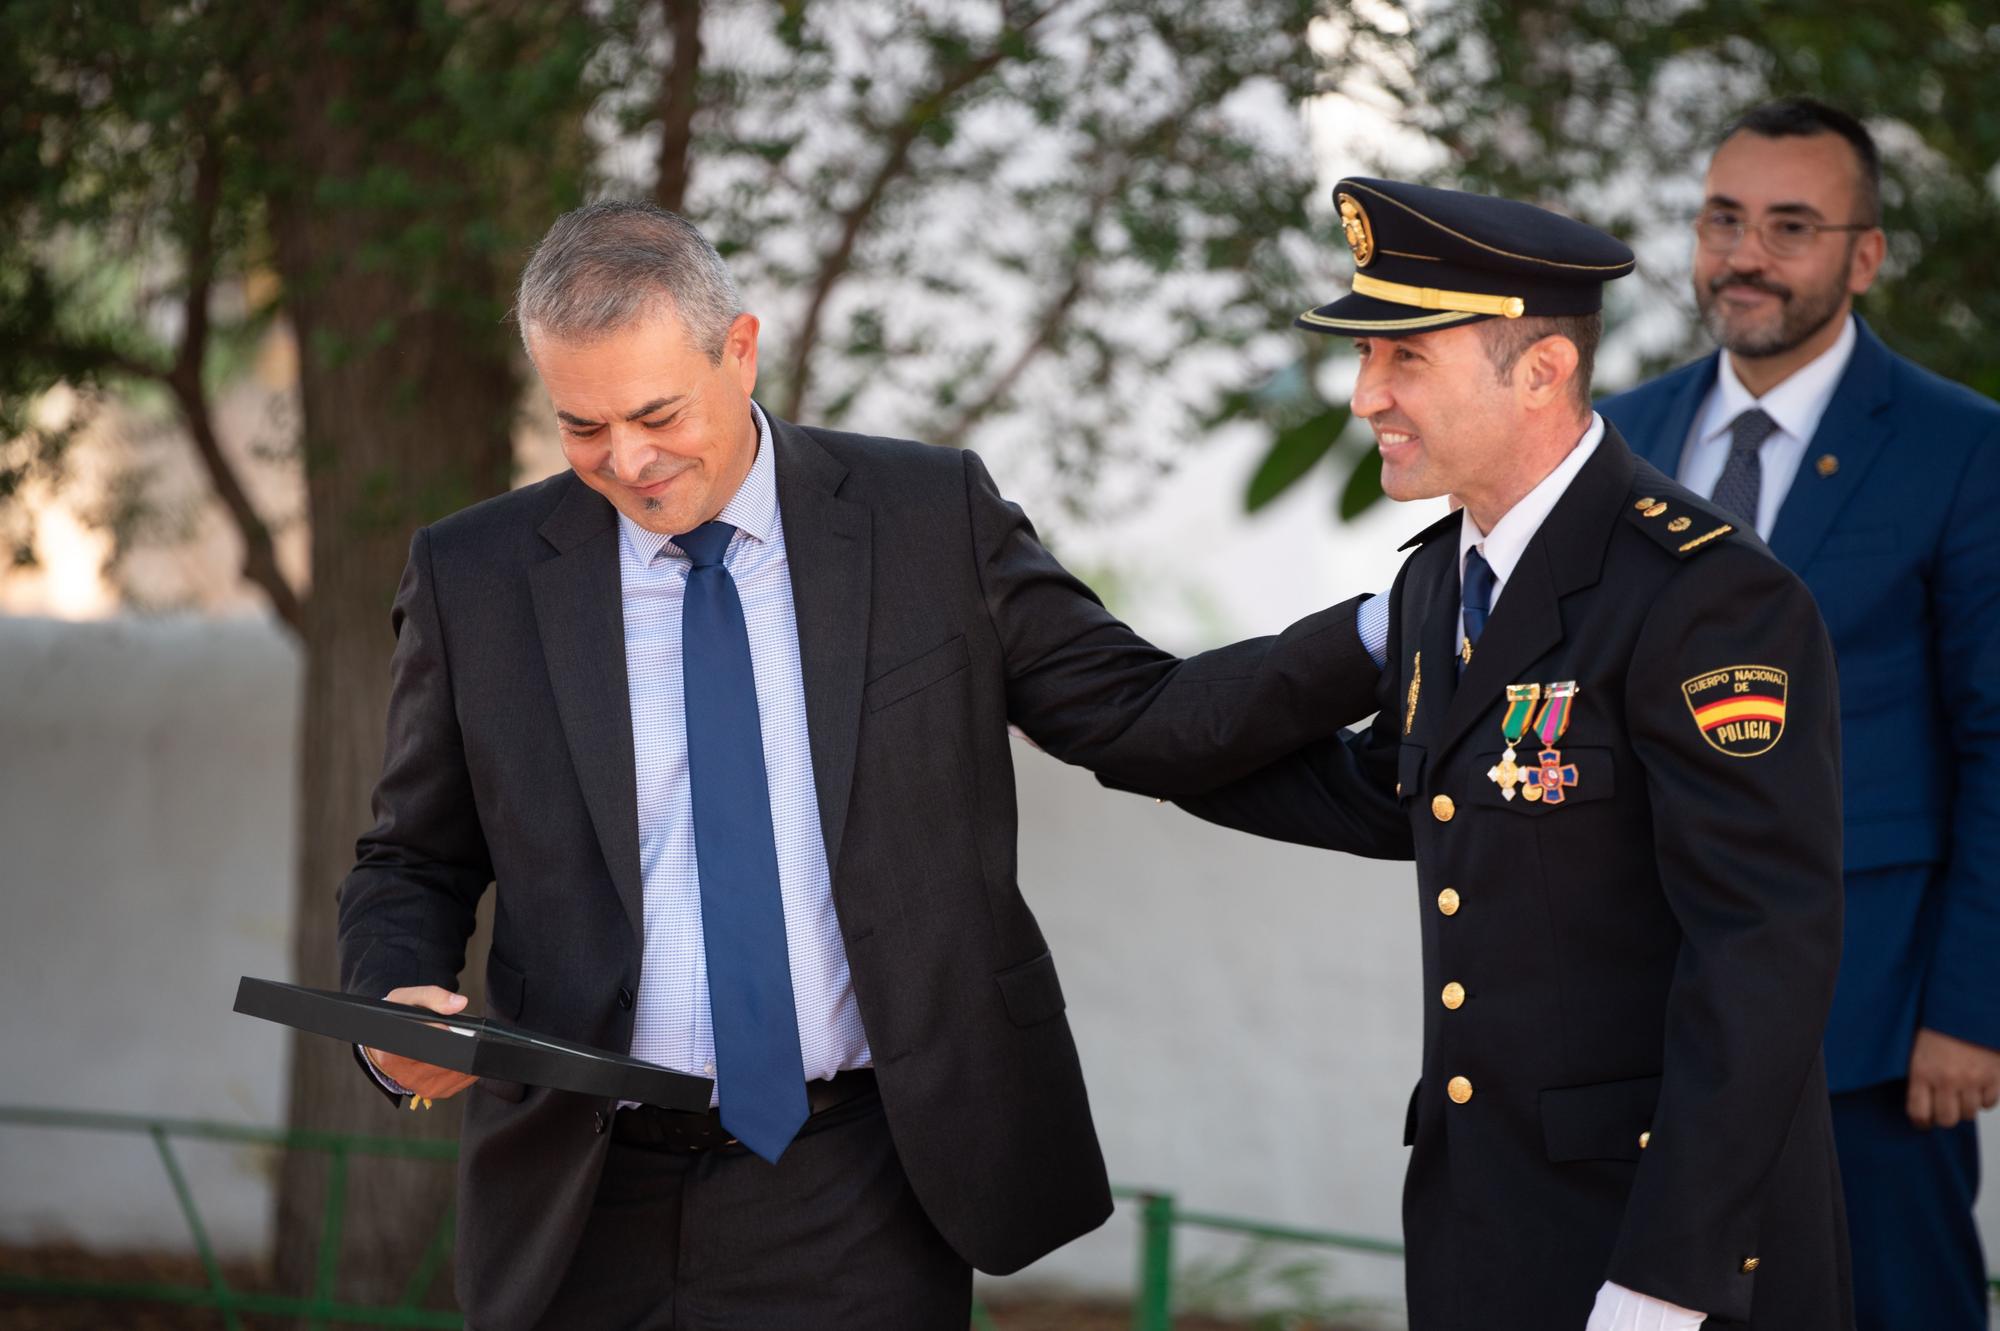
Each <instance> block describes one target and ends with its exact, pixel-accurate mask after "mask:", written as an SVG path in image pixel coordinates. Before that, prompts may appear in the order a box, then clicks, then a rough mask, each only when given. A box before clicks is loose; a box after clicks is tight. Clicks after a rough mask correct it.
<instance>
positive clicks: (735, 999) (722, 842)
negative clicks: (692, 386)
mask: <svg viewBox="0 0 2000 1331" xmlns="http://www.w3.org/2000/svg"><path fill="white" fill-rule="evenodd" d="M735 534H736V528H734V527H732V526H730V525H729V524H728V523H726V522H707V523H703V524H702V525H701V526H699V527H697V528H695V529H694V530H693V531H691V532H689V533H688V534H687V535H685V536H676V537H675V538H674V544H676V545H678V546H679V547H680V548H681V549H682V550H684V551H685V552H686V553H687V556H688V558H689V559H691V560H693V561H694V567H693V569H692V570H690V571H689V573H688V581H687V595H686V597H685V599H684V600H683V601H682V604H681V691H682V698H683V701H684V703H685V706H686V708H687V746H688V778H689V784H690V785H691V786H692V787H693V792H694V851H695V863H696V865H697V867H698V868H699V870H700V875H701V936H702V944H703V950H704V951H705V952H706V953H707V956H708V1007H709V1017H710V1020H711V1021H712V1023H713V1024H714V1027H715V1082H716V1095H717V1099H718V1105H719V1108H720V1109H721V1112H722V1126H723V1127H724V1128H726V1129H728V1131H729V1132H730V1134H731V1135H732V1136H734V1137H735V1138H736V1139H737V1140H738V1141H740V1142H742V1143H743V1144H744V1145H745V1146H747V1147H749V1148H750V1149H751V1150H752V1151H754V1152H756V1153H757V1154H758V1155H760V1156H762V1157H763V1158H764V1159H766V1160H769V1161H771V1162H772V1163H774V1164H775V1163H776V1162H777V1159H778V1157H779V1156H780V1155H782V1154H783V1153H784V1150H785V1147H787V1146H789V1145H790V1144H791V1141H792V1138H793V1137H795V1136H797V1135H798V1131H799V1127H800V1126H801V1125H802V1124H803V1123H804V1122H805V1121H806V1115H807V1112H808V1111H807V1108H806V1074H805V1062H804V1060H803V1058H802V1057H801V1056H800V1054H799V1016H798V1008H797V1006H796V1005H795V1004H794V1003H793V1001H792V968H791V960H790V954H789V952H788V951H787V950H786V947H785V904H784V899H783V897H782V896H781V895H780V893H779V890H778V843H777V839H776V837H775V836H774V835H773V833H772V831H771V789H770V782H769V780H768V779H767V777H766V776H765V773H764V735H763V727H762V725H761V723H760V721H759V718H758V714H757V680H756V676H755V675H754V674H753V672H752V670H751V665H750V633H749V630H748V629H747V628H745V626H744V623H743V602H742V600H741V599H740V598H739V597H738V596H737V595H736V580H735V579H734V578H732V577H730V576H729V570H728V569H726V568H724V567H723V565H722V555H723V552H724V551H725V550H727V549H728V548H729V538H730V537H732V536H734V535H735Z"/></svg>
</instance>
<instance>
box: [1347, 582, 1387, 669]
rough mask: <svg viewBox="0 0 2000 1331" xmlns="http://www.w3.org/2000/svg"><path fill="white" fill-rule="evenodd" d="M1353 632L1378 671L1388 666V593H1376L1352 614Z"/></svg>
mask: <svg viewBox="0 0 2000 1331" xmlns="http://www.w3.org/2000/svg"><path fill="white" fill-rule="evenodd" d="M1354 631H1355V632H1356V633H1357V634H1359V635H1360V637H1361V645H1362V646H1363V647H1366V648H1367V649H1368V655H1369V656H1370V657H1372V658H1373V659H1374V661H1375V668H1376V669H1377V670H1380V669H1381V668H1382V667H1383V666H1385V665H1388V664H1389V593H1387V592H1377V593H1376V594H1375V595H1373V596H1371V597H1369V598H1368V599H1367V600H1365V601H1363V602H1362V603H1361V606H1360V608H1359V609H1357V610H1356V611H1355V612H1354Z"/></svg>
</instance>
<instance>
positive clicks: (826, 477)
mask: <svg viewBox="0 0 2000 1331" xmlns="http://www.w3.org/2000/svg"><path fill="white" fill-rule="evenodd" d="M770 421H771V440H772V444H773V446H774V448H775V450H776V461H777V466H778V512H779V515H780V520H781V521H782V522H783V523H784V526H785V557H786V560H787V562H788V563H789V564H790V565H791V572H792V611H793V615H794V616H795V617H796V619H797V621H798V627H799V668H800V670H801V671H802V672H803V674H804V676H805V690H806V729H807V732H808V738H809V741H810V745H811V749H812V766H813V786H814V788H815V789H814V793H815V794H816V795H817V796H818V798H819V819H820V834H821V836H822V837H823V838H824V840H825V842H826V862H827V866H828V868H830V869H831V868H836V867H837V866H838V865H839V863H840V841H841V833H842V831H843V829H845V827H846V825H847V803H848V795H849V793H850V791H851V790H852V787H853V784H854V755H855V749H856V746H857V744H858V743H859V741H860V733H861V689H862V684H863V683H864V682H865V681H864V675H865V671H866V669H867V654H868V610H869V603H870V601H871V600H872V599H873V598H872V595H871V592H872V585H871V575H872V570H873V541H872V532H873V527H872V523H871V514H870V512H869V510H868V508H867V507H866V506H865V505H863V504H859V503H856V502H855V501H853V500H850V499H842V498H839V497H838V491H839V489H840V486H841V483H842V482H843V481H844V480H845V478H846V476H847V468H846V467H845V466H843V465H842V464H841V463H840V462H839V461H838V460H837V459H835V458H834V457H833V455H832V454H830V453H828V452H827V451H826V449H824V448H823V447H821V446H820V444H819V443H818V442H816V441H815V440H814V439H813V438H812V436H810V435H808V434H807V433H806V432H805V431H803V430H801V429H799V428H798V427H797V426H795V425H793V424H791V423H790V422H788V421H781V420H779V419H778V418H777V417H775V416H771V417H770Z"/></svg>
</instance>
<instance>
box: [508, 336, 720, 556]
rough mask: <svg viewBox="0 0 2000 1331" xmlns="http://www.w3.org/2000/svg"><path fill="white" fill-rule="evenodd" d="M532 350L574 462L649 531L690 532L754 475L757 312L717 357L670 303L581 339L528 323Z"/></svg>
mask: <svg viewBox="0 0 2000 1331" xmlns="http://www.w3.org/2000/svg"><path fill="white" fill-rule="evenodd" d="M528 351H529V355H530V357H531V358H532V359H533V361H534V363H535V369H536V371H537V373H539V374H540V375H541V379H542V385H543V386H544V387H545V388H547V389H548V393H549V403H550V405H551V406H552V407H553V408H554V409H555V413H556V421H557V423H558V425H559V427H560V428H561V431H562V447H563V456H564V457H565V458H567V459H568V460H569V465H570V467H571V469H573V470H574V471H575V472H576V474H577V476H578V477H580V478H581V479H582V481H583V483H584V484H585V485H587V486H589V487H590V488H591V489H593V490H595V491H597V492H598V493H599V494H601V495H603V496H604V497H605V498H606V499H609V500H610V501H611V503H612V504H613V506H615V507H616V508H617V509H618V511H619V512H620V513H623V514H624V515H625V516H626V517H628V518H630V519H632V521H634V522H636V523H638V524H639V525H640V526H641V527H644V528H645V529H646V530H647V531H653V532H659V533H661V534H662V535H667V536H678V535H680V534H681V533H683V532H688V531H693V530H694V529H695V528H696V527H699V526H700V525H701V524H702V523H704V522H708V521H710V520H711V519H713V518H714V517H715V516H716V515H717V514H718V513H720V512H722V508H723V505H725V504H727V503H728V502H729V500H730V499H731V498H732V497H733V496H734V495H735V494H736V491H737V489H738V488H739V487H740V486H741V485H742V484H743V478H744V477H745V476H747V475H749V474H750V464H751V463H752V462H753V461H755V460H756V456H757V425H756V422H755V421H754V420H752V419H751V416H750V394H751V391H752V390H753V389H754V388H755V387H756V384H757V320H756V318H755V317H753V316H751V315H748V314H739V315H738V316H736V321H735V322H734V323H732V324H731V325H730V326H729V332H728V334H727V336H726V337H725V338H724V339H723V345H722V355H721V357H720V359H719V360H710V359H709V357H708V356H707V355H706V354H705V353H704V352H702V351H701V350H700V349H699V348H697V347H696V346H695V345H694V344H693V342H692V341H691V340H690V339H689V338H688V335H687V330H686V329H685V328H683V327H682V326H681V322H680V320H679V319H678V318H675V317H674V316H673V315H672V314H665V315H657V316H653V317H649V318H645V319H642V320H640V321H639V322H637V323H634V324H631V325H628V326H627V327H625V328H621V329H618V330H616V331H614V332H611V333H608V334H606V335H605V336H603V337H600V338H595V339H592V340H590V341H588V342H583V343H571V342H563V341H560V340H557V339H555V338H552V337H545V336H542V335H540V334H539V333H537V332H535V331H533V330H530V332H529V335H528Z"/></svg>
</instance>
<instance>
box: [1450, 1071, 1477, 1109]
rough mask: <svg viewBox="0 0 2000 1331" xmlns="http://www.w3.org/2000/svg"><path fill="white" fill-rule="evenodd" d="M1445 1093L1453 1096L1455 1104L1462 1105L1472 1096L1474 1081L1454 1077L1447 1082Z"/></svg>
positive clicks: (1452, 1100)
mask: <svg viewBox="0 0 2000 1331" xmlns="http://www.w3.org/2000/svg"><path fill="white" fill-rule="evenodd" d="M1444 1093H1445V1094H1446V1095H1448V1096H1450V1097H1451V1102H1452V1103H1453V1104H1455V1105H1462V1104H1464V1103H1465V1102H1466V1101H1467V1100H1470V1099H1471V1098H1472V1083H1471V1082H1469V1081H1467V1080H1466V1079H1465V1078H1463V1077H1453V1078H1452V1079H1451V1080H1450V1081H1449V1082H1446V1083H1445V1088H1444Z"/></svg>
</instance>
